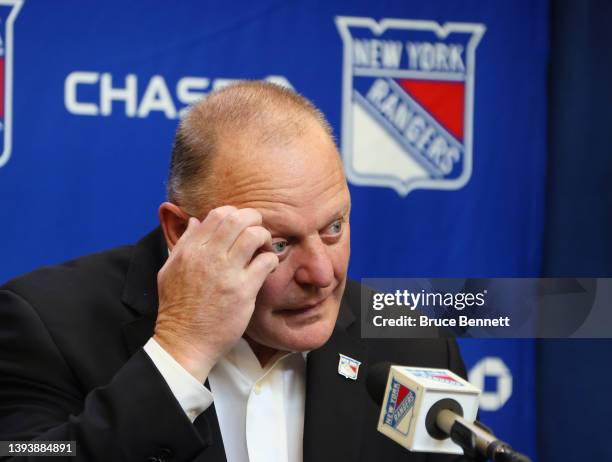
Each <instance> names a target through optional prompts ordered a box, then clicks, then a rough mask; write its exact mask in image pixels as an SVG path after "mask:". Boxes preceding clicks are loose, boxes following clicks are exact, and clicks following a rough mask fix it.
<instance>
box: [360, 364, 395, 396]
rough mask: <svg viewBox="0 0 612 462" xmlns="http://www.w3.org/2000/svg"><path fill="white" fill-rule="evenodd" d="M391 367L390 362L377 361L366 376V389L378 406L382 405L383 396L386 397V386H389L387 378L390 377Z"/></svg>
mask: <svg viewBox="0 0 612 462" xmlns="http://www.w3.org/2000/svg"><path fill="white" fill-rule="evenodd" d="M390 369H391V363H390V362H388V361H387V362H382V363H376V364H374V365H373V366H372V367H370V370H369V372H368V376H367V377H366V389H367V390H368V393H369V395H370V398H372V399H373V400H374V402H375V403H376V404H377V405H378V406H382V401H383V398H384V397H385V388H387V378H388V377H389V370H390Z"/></svg>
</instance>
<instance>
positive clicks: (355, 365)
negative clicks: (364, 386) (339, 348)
mask: <svg viewBox="0 0 612 462" xmlns="http://www.w3.org/2000/svg"><path fill="white" fill-rule="evenodd" d="M339 354H340V361H338V374H340V375H343V376H344V377H346V378H347V379H351V380H357V374H358V373H359V365H360V364H361V361H357V360H356V359H353V358H350V357H348V356H346V355H343V354H342V353H339Z"/></svg>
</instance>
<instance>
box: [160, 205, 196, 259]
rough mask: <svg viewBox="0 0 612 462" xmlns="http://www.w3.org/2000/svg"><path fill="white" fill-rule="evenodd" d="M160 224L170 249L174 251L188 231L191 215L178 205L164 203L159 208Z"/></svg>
mask: <svg viewBox="0 0 612 462" xmlns="http://www.w3.org/2000/svg"><path fill="white" fill-rule="evenodd" d="M158 213H159V222H160V224H161V227H162V230H163V232H164V237H165V238H166V245H167V246H168V249H170V250H172V249H173V248H174V246H175V245H176V243H177V241H178V240H179V239H180V237H181V236H182V235H183V233H184V232H185V230H186V229H187V223H188V221H189V215H187V213H185V212H184V211H183V210H182V209H181V208H180V207H179V206H178V205H175V204H173V203H172V202H164V203H163V204H161V205H160V206H159V211H158Z"/></svg>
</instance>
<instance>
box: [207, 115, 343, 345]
mask: <svg viewBox="0 0 612 462" xmlns="http://www.w3.org/2000/svg"><path fill="white" fill-rule="evenodd" d="M224 149H228V150H229V151H230V152H232V154H229V155H227V157H224V158H223V163H221V161H220V162H219V164H218V165H214V167H213V168H214V169H215V172H219V173H220V176H219V178H222V179H223V182H224V184H225V185H227V187H224V188H223V189H224V193H223V194H222V196H223V197H222V199H221V198H220V199H221V200H220V201H221V202H222V203H223V204H230V205H234V206H235V207H238V208H245V207H252V208H255V209H257V210H258V211H259V212H260V213H261V214H262V216H263V226H264V227H265V228H267V229H268V230H269V231H270V232H271V233H272V245H271V248H266V249H265V250H271V251H273V252H274V253H275V254H276V255H278V258H279V261H280V264H279V266H278V267H277V269H276V270H275V271H274V272H273V273H271V274H270V275H269V276H268V278H267V279H266V281H265V283H264V285H263V287H262V289H261V290H260V292H259V294H258V296H257V300H256V304H255V311H254V314H253V317H252V318H251V321H250V324H249V326H248V328H247V330H246V335H247V336H248V337H249V338H250V339H251V340H252V341H255V342H256V343H258V344H260V345H264V346H267V347H270V348H274V349H278V350H289V351H306V350H312V349H315V348H318V347H320V346H322V345H323V344H324V343H325V342H326V341H327V340H328V339H329V337H330V335H331V333H332V330H333V328H334V325H335V322H336V318H337V316H338V310H339V307H340V300H341V298H342V294H343V292H344V287H345V284H346V273H347V267H348V261H349V253H350V229H349V211H350V196H349V192H348V188H347V185H346V180H345V178H344V174H343V172H342V165H341V163H340V161H339V156H338V153H337V150H336V147H335V145H334V144H333V142H332V141H331V140H330V139H329V137H328V136H327V135H326V134H325V132H324V131H323V130H322V129H321V128H320V127H319V126H318V124H316V123H314V122H313V123H312V124H311V125H310V126H309V127H308V128H307V129H306V130H305V132H304V133H303V134H302V135H300V136H299V137H297V138H295V139H293V140H291V141H289V142H288V143H283V144H282V145H280V146H273V147H270V146H265V147H260V148H257V147H253V146H248V145H246V143H245V141H244V140H237V141H232V142H231V143H224ZM219 157H221V156H219ZM230 158H231V159H230Z"/></svg>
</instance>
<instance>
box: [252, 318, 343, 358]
mask: <svg viewBox="0 0 612 462" xmlns="http://www.w3.org/2000/svg"><path fill="white" fill-rule="evenodd" d="M322 324H323V322H322V321H319V322H316V323H313V324H310V325H305V326H300V327H298V328H288V327H286V326H285V327H284V328H281V329H278V330H276V331H275V332H274V334H273V335H272V336H266V337H267V338H265V337H264V336H261V337H260V336H253V335H251V338H252V339H253V340H255V341H257V342H258V343H260V344H262V345H266V346H268V347H270V348H274V349H276V350H280V351H300V352H303V351H312V350H316V349H318V348H321V347H322V346H323V345H325V344H326V343H327V341H328V340H329V338H330V337H331V335H332V332H333V330H334V324H331V325H330V323H325V325H322Z"/></svg>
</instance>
